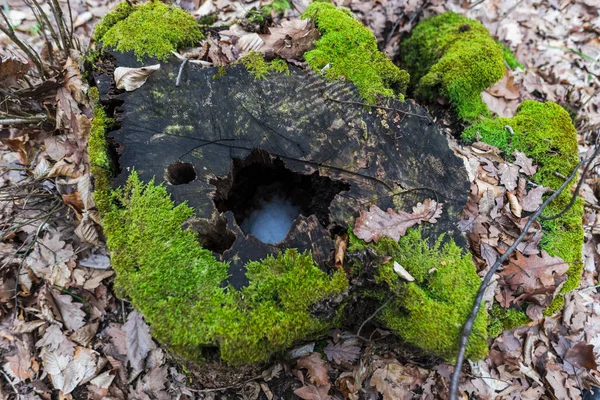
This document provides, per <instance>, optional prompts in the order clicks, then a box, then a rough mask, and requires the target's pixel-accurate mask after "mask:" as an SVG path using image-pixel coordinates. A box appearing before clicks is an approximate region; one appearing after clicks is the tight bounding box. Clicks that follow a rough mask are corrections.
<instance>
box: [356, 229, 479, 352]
mask: <svg viewBox="0 0 600 400" xmlns="http://www.w3.org/2000/svg"><path fill="white" fill-rule="evenodd" d="M442 241H443V237H440V238H439V239H438V240H437V241H436V243H435V244H434V245H433V246H430V245H429V243H428V241H427V240H424V239H422V238H421V231H420V229H410V230H409V231H408V233H407V234H406V236H404V237H402V238H400V240H399V241H398V242H395V241H393V240H391V239H387V238H383V239H381V240H379V242H378V243H376V244H375V243H371V244H366V243H365V242H363V241H362V240H359V239H358V238H356V236H354V235H353V234H351V235H350V245H349V248H348V252H349V253H352V252H356V251H363V250H365V249H366V248H367V247H370V248H371V249H372V250H374V251H375V252H376V253H377V254H379V255H381V256H386V257H391V259H390V260H389V261H388V262H387V263H386V264H384V265H381V266H380V267H378V269H377V272H376V273H375V280H376V282H378V283H381V284H383V285H384V286H385V287H387V288H388V289H389V291H390V292H391V293H389V294H388V295H387V296H386V297H389V296H392V295H393V296H394V300H393V301H392V302H391V303H390V304H389V305H388V306H387V307H386V308H384V309H383V310H382V312H381V313H380V314H379V316H378V318H379V319H380V320H381V322H382V323H383V324H385V326H387V327H388V328H389V329H391V330H392V331H394V332H395V333H397V334H398V335H399V336H400V337H401V338H402V339H403V340H405V341H406V342H408V343H410V344H412V345H414V346H417V347H419V348H421V349H423V350H425V351H428V352H430V353H433V354H436V355H438V356H440V357H443V358H445V359H446V360H448V361H452V360H453V359H454V357H455V356H456V352H457V351H458V341H459V338H460V333H461V331H462V326H463V324H464V322H465V321H466V320H467V317H468V315H469V313H470V311H471V308H472V307H473V302H474V300H475V296H476V294H477V290H478V289H479V285H480V284H481V279H480V278H479V276H477V273H476V272H475V266H474V265H473V262H472V260H471V255H470V254H464V253H463V251H462V250H461V249H460V248H459V247H458V246H456V244H455V243H454V241H453V240H450V241H447V243H446V244H442ZM394 261H396V262H398V263H399V264H400V265H402V266H403V267H404V268H405V269H406V270H407V271H408V272H409V273H410V274H411V275H412V276H413V277H414V278H415V281H414V282H406V281H403V280H402V279H400V278H399V277H398V274H396V272H395V271H394ZM354 267H355V268H357V269H358V271H357V272H360V271H359V270H360V268H361V266H354ZM363 272H364V271H363ZM379 296H380V294H378V295H377V297H379ZM486 338H487V312H486V311H485V307H483V308H482V310H481V311H480V313H479V315H478V316H477V319H476V320H475V324H474V326H473V334H472V336H471V337H470V339H469V344H468V346H467V357H469V358H470V359H480V358H483V357H484V356H485V355H486V354H487V351H488V347H487V342H486Z"/></svg>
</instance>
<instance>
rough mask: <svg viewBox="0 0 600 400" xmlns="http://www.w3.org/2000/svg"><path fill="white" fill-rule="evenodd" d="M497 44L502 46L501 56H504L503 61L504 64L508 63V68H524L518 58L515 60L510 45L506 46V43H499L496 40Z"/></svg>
mask: <svg viewBox="0 0 600 400" xmlns="http://www.w3.org/2000/svg"><path fill="white" fill-rule="evenodd" d="M498 44H499V45H500V47H501V48H502V56H503V57H504V62H505V63H506V65H508V68H510V69H517V68H521V69H525V67H524V66H523V64H521V63H520V62H519V60H517V57H516V56H515V55H514V53H513V52H512V50H511V49H510V47H508V46H507V45H505V44H503V43H500V42H498Z"/></svg>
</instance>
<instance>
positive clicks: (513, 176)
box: [498, 163, 519, 191]
mask: <svg viewBox="0 0 600 400" xmlns="http://www.w3.org/2000/svg"><path fill="white" fill-rule="evenodd" d="M498 172H499V173H500V183H502V184H503V185H504V187H505V188H506V190H508V191H511V190H515V189H516V188H517V179H518V178H519V168H517V167H515V166H514V165H512V164H509V163H502V164H500V166H499V167H498Z"/></svg>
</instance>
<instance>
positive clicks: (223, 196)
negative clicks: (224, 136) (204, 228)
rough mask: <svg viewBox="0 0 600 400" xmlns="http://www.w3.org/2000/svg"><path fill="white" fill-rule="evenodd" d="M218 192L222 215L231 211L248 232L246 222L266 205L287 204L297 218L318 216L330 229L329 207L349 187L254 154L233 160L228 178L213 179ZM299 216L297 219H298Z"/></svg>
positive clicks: (215, 199)
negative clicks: (300, 216)
mask: <svg viewBox="0 0 600 400" xmlns="http://www.w3.org/2000/svg"><path fill="white" fill-rule="evenodd" d="M210 183H211V184H212V185H214V186H215V187H216V188H217V190H216V194H215V197H214V199H213V200H214V202H215V206H216V207H217V210H219V212H222V213H223V212H226V211H231V212H232V213H233V215H234V216H235V220H236V222H237V224H238V225H239V226H240V227H241V228H242V230H244V232H245V233H248V232H246V230H245V229H244V228H245V225H246V224H244V221H246V220H247V219H248V218H249V217H250V216H251V215H252V214H253V212H255V211H257V210H260V209H262V208H263V207H264V206H265V204H266V203H272V202H281V200H283V201H285V202H288V203H289V204H290V205H292V206H293V207H295V208H296V209H297V211H298V215H304V216H307V217H308V216H310V215H313V214H314V215H315V216H316V217H317V219H318V220H319V222H320V223H321V225H323V226H324V227H325V228H327V229H330V230H331V229H333V228H334V227H330V226H329V222H330V220H329V206H330V204H331V201H332V200H333V198H334V197H335V196H336V195H337V194H338V193H340V192H342V191H347V190H350V185H349V184H347V183H344V182H341V181H336V180H333V179H331V178H328V177H325V176H320V175H319V173H318V172H315V173H313V174H311V175H306V174H300V173H297V172H294V171H291V170H289V169H288V168H286V167H285V164H284V163H283V161H282V160H281V159H279V158H277V157H272V156H271V155H270V154H269V153H268V152H266V151H264V150H253V151H252V154H251V155H250V156H248V157H247V158H245V159H243V160H242V159H233V167H232V170H231V172H230V173H229V175H228V176H226V177H223V178H215V179H211V180H210ZM296 216H297V215H296Z"/></svg>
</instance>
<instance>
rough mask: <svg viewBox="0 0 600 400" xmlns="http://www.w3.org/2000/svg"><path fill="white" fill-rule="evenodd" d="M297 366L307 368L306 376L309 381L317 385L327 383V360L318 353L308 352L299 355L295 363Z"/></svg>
mask: <svg viewBox="0 0 600 400" xmlns="http://www.w3.org/2000/svg"><path fill="white" fill-rule="evenodd" d="M296 365H297V367H298V368H304V369H306V370H308V377H309V378H310V380H311V382H314V383H316V384H317V386H325V385H329V375H328V374H327V362H325V360H323V359H322V358H321V354H320V353H316V352H315V353H310V354H308V355H306V356H302V357H300V359H299V360H298V362H297V363H296Z"/></svg>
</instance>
